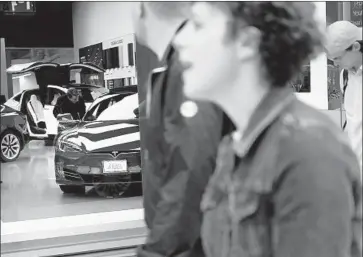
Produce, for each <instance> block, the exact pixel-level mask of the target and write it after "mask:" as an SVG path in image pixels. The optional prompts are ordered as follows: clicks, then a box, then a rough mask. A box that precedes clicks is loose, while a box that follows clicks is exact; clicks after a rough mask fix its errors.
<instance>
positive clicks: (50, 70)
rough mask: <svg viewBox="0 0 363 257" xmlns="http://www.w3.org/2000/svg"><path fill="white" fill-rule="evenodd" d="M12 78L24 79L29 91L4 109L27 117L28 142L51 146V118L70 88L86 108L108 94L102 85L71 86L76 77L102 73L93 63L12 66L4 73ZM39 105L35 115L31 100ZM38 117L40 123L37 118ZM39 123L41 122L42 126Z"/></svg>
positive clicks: (53, 124) (53, 123)
mask: <svg viewBox="0 0 363 257" xmlns="http://www.w3.org/2000/svg"><path fill="white" fill-rule="evenodd" d="M7 72H8V73H9V74H12V75H13V76H19V77H24V79H27V81H28V84H29V88H27V89H25V90H23V91H21V92H19V93H17V94H16V95H14V96H13V97H12V98H10V99H9V100H8V101H6V102H5V104H4V105H6V106H8V107H11V108H13V109H15V110H17V111H19V112H21V113H23V114H25V115H26V116H27V123H28V124H27V128H28V131H29V135H30V137H31V139H44V140H46V141H48V140H49V141H50V142H53V139H54V138H55V136H56V134H57V128H58V121H57V119H56V117H54V115H53V109H54V106H55V104H56V102H57V99H58V98H59V97H60V96H62V95H65V94H66V93H67V90H68V89H69V88H76V89H77V90H78V91H79V93H80V95H81V96H82V97H83V99H84V101H85V104H86V108H88V107H89V106H90V105H91V104H92V102H93V101H94V100H95V99H96V98H97V97H99V96H101V95H102V94H105V93H107V92H108V90H107V89H106V88H104V87H103V86H102V85H99V86H95V85H87V84H78V83H74V82H73V78H72V76H73V77H74V76H75V74H77V73H79V74H85V73H87V74H101V73H103V72H104V69H102V68H99V67H98V66H96V65H94V64H92V63H68V64H58V63H52V62H33V63H26V64H15V65H13V66H11V67H9V68H8V69H7ZM34 96H35V98H36V99H38V100H39V102H40V103H41V104H40V105H42V107H41V108H40V109H41V110H40V111H39V108H38V112H37V111H34V110H33V109H34V106H32V104H31V103H32V102H31V99H32V97H34ZM40 114H41V116H42V117H41V119H39V116H40ZM39 120H42V121H43V120H44V122H43V123H42V126H40V125H38V121H39Z"/></svg>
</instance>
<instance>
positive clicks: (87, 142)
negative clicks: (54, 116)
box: [61, 121, 140, 152]
mask: <svg viewBox="0 0 363 257" xmlns="http://www.w3.org/2000/svg"><path fill="white" fill-rule="evenodd" d="M61 140H62V141H66V142H71V143H74V144H77V145H79V146H81V147H82V148H84V149H85V150H86V151H90V152H108V151H133V150H140V130H139V125H138V124H136V123H135V122H120V121H102V122H92V123H88V124H85V125H83V126H81V127H77V128H74V129H71V130H67V131H65V133H64V134H63V135H62V136H61Z"/></svg>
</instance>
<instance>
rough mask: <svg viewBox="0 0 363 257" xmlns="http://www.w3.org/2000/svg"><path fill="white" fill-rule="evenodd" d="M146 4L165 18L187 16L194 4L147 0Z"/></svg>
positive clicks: (160, 16)
mask: <svg viewBox="0 0 363 257" xmlns="http://www.w3.org/2000/svg"><path fill="white" fill-rule="evenodd" d="M145 4H146V5H147V6H148V7H149V8H150V10H151V11H152V12H153V13H155V14H156V15H157V16H158V17H159V18H160V19H164V20H171V19H180V18H187V17H188V16H189V15H190V7H191V5H192V3H191V2H145Z"/></svg>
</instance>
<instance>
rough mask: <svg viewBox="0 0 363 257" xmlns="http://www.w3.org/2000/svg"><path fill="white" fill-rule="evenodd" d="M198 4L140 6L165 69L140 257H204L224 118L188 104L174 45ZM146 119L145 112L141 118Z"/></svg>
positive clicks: (151, 131) (155, 95) (139, 17)
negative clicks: (208, 193)
mask: <svg viewBox="0 0 363 257" xmlns="http://www.w3.org/2000/svg"><path fill="white" fill-rule="evenodd" d="M190 6H191V3H187V2H141V3H135V13H134V15H135V16H134V17H135V20H134V21H135V22H134V24H135V31H136V37H137V40H138V41H139V43H141V44H143V45H145V46H147V47H149V48H150V49H151V50H152V51H153V52H154V53H155V54H156V55H157V56H158V58H159V61H160V62H161V64H162V66H163V67H162V68H160V69H156V70H154V71H153V72H152V74H151V78H150V82H149V85H148V89H147V97H146V98H147V99H146V122H145V123H141V126H143V125H142V124H144V125H145V126H146V129H145V131H146V133H145V134H144V135H142V140H143V139H145V140H146V142H145V143H146V147H145V149H143V151H144V156H145V158H144V161H145V164H144V167H143V189H144V192H143V193H144V209H145V221H146V225H147V227H148V229H149V233H148V236H147V240H146V243H145V245H144V246H143V247H140V249H139V250H138V256H139V257H144V256H145V257H193V256H195V257H202V256H204V254H203V250H202V247H201V241H200V227H201V222H202V213H201V210H200V208H199V206H200V201H201V196H202V194H203V192H204V189H205V186H206V184H207V182H208V180H209V178H210V176H211V175H212V173H213V171H214V168H215V159H216V153H217V148H218V144H219V142H220V140H221V137H222V117H223V116H222V112H221V111H220V110H219V109H218V108H217V107H216V106H214V105H213V104H211V103H196V102H191V101H189V100H188V99H187V98H186V97H185V96H184V93H183V81H182V78H181V73H182V68H181V66H180V64H179V63H178V54H177V52H176V51H175V49H174V48H173V46H171V42H172V39H173V38H174V36H175V35H177V34H178V33H179V32H180V31H181V30H182V29H183V27H184V26H185V24H186V21H187V17H188V15H189V10H190ZM140 115H141V119H143V115H145V114H143V113H140Z"/></svg>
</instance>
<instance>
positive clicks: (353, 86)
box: [326, 21, 363, 169]
mask: <svg viewBox="0 0 363 257" xmlns="http://www.w3.org/2000/svg"><path fill="white" fill-rule="evenodd" d="M326 50H327V54H328V57H329V58H330V59H331V60H332V61H334V63H335V65H337V66H338V67H341V68H343V70H342V72H341V73H340V88H341V90H342V93H343V104H344V108H345V113H346V122H345V123H344V125H343V129H344V131H346V132H347V134H348V137H349V139H350V142H351V144H352V147H353V151H354V152H355V153H356V155H357V157H358V161H359V163H360V166H361V169H362V53H363V41H362V28H358V27H357V26H356V25H354V24H353V23H351V22H349V21H337V22H334V23H333V24H331V25H330V26H329V27H328V30H327V43H326Z"/></svg>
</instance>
